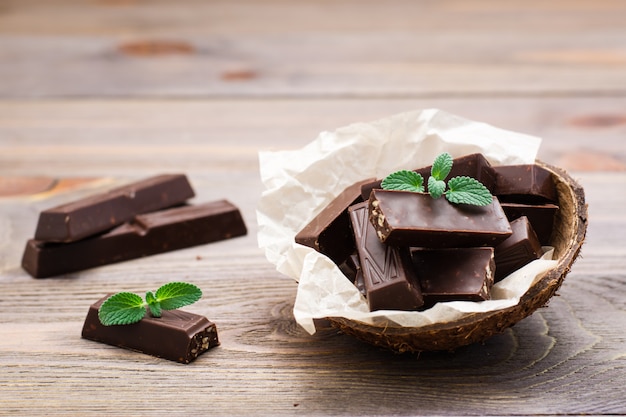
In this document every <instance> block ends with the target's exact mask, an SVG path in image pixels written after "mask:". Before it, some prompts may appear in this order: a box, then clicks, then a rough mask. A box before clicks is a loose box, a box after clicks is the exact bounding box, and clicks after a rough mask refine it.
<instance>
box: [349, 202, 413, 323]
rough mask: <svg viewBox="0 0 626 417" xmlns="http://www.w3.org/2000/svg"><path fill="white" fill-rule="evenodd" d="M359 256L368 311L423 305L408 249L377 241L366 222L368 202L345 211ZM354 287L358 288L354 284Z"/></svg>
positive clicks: (411, 307)
mask: <svg viewBox="0 0 626 417" xmlns="http://www.w3.org/2000/svg"><path fill="white" fill-rule="evenodd" d="M348 212H349V213H350V219H351V221H352V227H353V230H354V238H355V241H356V247H357V251H358V254H359V264H360V270H359V271H358V272H359V273H360V275H358V274H357V276H356V278H355V281H357V280H360V279H362V280H363V282H362V286H363V290H364V291H365V297H366V299H367V303H368V305H369V307H370V310H371V311H375V310H386V309H392V310H416V309H418V308H419V307H421V306H422V305H423V299H422V294H421V291H420V287H419V283H418V282H417V280H416V277H415V273H414V271H413V267H412V265H411V258H410V254H409V250H408V248H406V247H395V246H389V245H385V244H384V243H381V242H380V241H379V240H378V237H377V236H376V230H374V227H373V226H372V224H371V223H370V222H369V219H368V203H367V202H363V203H359V204H356V205H354V206H352V207H350V208H349V209H348ZM356 285H357V288H358V287H359V286H360V285H361V283H360V282H358V281H357V284H356Z"/></svg>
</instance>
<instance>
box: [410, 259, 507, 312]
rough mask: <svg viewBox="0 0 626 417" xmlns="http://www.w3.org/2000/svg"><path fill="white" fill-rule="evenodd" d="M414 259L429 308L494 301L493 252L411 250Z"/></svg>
mask: <svg viewBox="0 0 626 417" xmlns="http://www.w3.org/2000/svg"><path fill="white" fill-rule="evenodd" d="M411 257H412V258H413V265H414V267H415V271H416V274H417V277H418V280H419V282H420V286H421V290H422V295H423V297H424V304H425V305H426V306H432V305H434V304H435V303H437V302H440V301H484V300H488V299H490V298H491V287H492V286H493V282H494V269H495V261H494V250H493V248H487V247H483V248H450V249H426V248H412V249H411Z"/></svg>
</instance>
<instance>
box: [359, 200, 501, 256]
mask: <svg viewBox="0 0 626 417" xmlns="http://www.w3.org/2000/svg"><path fill="white" fill-rule="evenodd" d="M369 207H370V221H371V222H372V224H373V225H374V227H375V228H376V233H377V235H378V238H379V239H380V240H381V241H382V242H385V243H387V244H390V245H397V246H416V247H429V248H446V247H470V246H495V245H497V244H498V243H500V242H502V241H503V240H504V239H506V238H507V237H509V236H510V235H511V233H512V231H511V227H510V225H509V221H508V220H507V218H506V215H505V214H504V211H503V210H502V207H501V206H500V203H499V202H498V200H497V199H496V198H495V197H494V198H493V201H492V203H491V204H489V205H487V206H484V207H479V206H471V205H465V204H452V203H450V202H449V201H447V200H446V199H445V198H443V197H442V198H438V199H434V198H432V197H431V196H430V195H428V194H422V193H414V192H406V191H387V190H377V189H375V190H373V191H372V193H371V195H370V200H369Z"/></svg>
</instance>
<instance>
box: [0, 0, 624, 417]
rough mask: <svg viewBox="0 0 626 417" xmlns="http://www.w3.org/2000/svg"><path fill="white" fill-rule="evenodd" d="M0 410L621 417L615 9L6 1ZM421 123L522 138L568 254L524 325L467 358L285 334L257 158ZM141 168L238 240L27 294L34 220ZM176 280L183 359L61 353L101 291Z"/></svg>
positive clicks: (619, 64)
mask: <svg viewBox="0 0 626 417" xmlns="http://www.w3.org/2000/svg"><path fill="white" fill-rule="evenodd" d="M0 79H1V80H2V82H1V83H0V211H1V213H2V216H1V217H0V335H1V337H0V367H1V369H2V372H1V373H0V415H43V414H45V415H49V416H52V415H80V416H86V415H119V416H121V415H133V416H137V415H146V416H156V415H177V414H181V415H226V414H228V415H246V416H252V415H289V414H298V415H327V414H332V415H381V414H385V415H425V414H428V415H433V414H437V415H453V414H454V415H459V414H463V415H486V414H503V415H553V414H600V415H601V414H624V413H626V396H625V395H624V383H625V382H626V342H625V341H626V337H625V330H626V312H625V306H626V304H625V303H626V273H625V272H624V271H626V246H625V245H624V236H626V215H625V214H624V213H625V211H624V207H626V193H624V189H625V187H626V145H625V135H626V111H625V110H624V109H625V108H626V4H625V3H624V2H620V1H608V0H593V1H591V0H588V1H584V0H580V1H552V2H545V1H511V2H497V1H487V0H484V1H468V2H461V1H453V0H446V1H441V2H428V1H403V0H392V1H386V2H376V1H365V2H357V1H346V2H334V1H328V0H316V1H307V2H297V3H296V2H287V1H281V0H269V1H226V0H222V1H201V0H185V1H177V2H167V1H142V0H93V1H89V2H78V1H70V0H54V1H46V2H40V1H36V0H19V1H18V0H5V1H3V2H2V3H1V4H0ZM426 107H437V108H441V109H444V110H447V111H449V112H452V113H456V114H459V115H461V116H464V117H467V118H470V119H474V120H480V121H484V122H487V123H490V124H493V125H496V126H499V127H502V128H507V129H511V130H517V131H521V132H526V133H529V134H534V135H538V136H541V137H543V139H544V141H543V145H542V147H541V150H540V153H539V158H540V159H542V160H543V161H545V162H548V163H551V164H554V165H558V166H561V167H563V168H565V169H567V170H568V171H569V172H570V173H571V174H572V176H573V177H575V178H576V179H577V180H579V181H580V183H581V184H582V185H583V186H584V187H585V191H586V196H587V201H588V204H589V219H590V220H589V230H588V237H587V241H586V243H585V245H584V246H583V250H582V255H583V256H582V258H580V259H579V260H578V261H577V262H576V263H575V264H574V266H573V268H572V271H571V273H570V274H569V275H568V276H567V279H566V280H565V283H564V284H563V286H562V287H561V289H560V290H559V292H558V295H559V296H557V297H554V298H553V299H552V300H551V302H550V303H549V306H548V307H547V308H542V309H540V310H538V311H537V312H535V313H534V314H533V315H532V316H530V317H529V318H527V319H525V320H523V321H521V322H520V323H518V324H517V325H515V326H514V327H513V328H511V329H509V330H506V331H505V332H504V333H503V334H501V335H497V336H495V337H493V338H491V339H489V340H488V341H487V342H485V343H484V344H480V345H472V346H468V347H465V348H461V349H458V350H457V351H455V352H442V353H422V354H421V355H411V354H406V355H396V354H392V353H389V352H387V351H382V350H379V349H377V348H375V347H372V346H369V345H366V344H363V343H361V342H359V341H357V340H355V339H353V338H351V337H349V336H346V335H343V334H340V333H338V332H337V331H336V330H333V329H332V328H329V329H322V330H321V331H319V332H318V333H316V334H315V335H313V336H310V335H308V333H306V332H304V331H303V330H302V329H301V328H300V327H299V326H298V325H297V324H296V323H295V321H294V319H293V315H292V308H293V303H294V296H295V292H296V283H295V282H294V281H293V280H291V279H290V278H287V277H285V276H282V275H280V274H279V273H277V272H276V271H275V269H274V267H273V265H271V264H270V263H269V262H268V261H267V260H266V259H265V256H264V254H263V252H262V251H261V250H260V249H259V248H258V247H257V239H256V236H257V223H256V215H255V208H256V204H257V202H258V199H259V196H260V193H261V191H262V185H261V182H260V179H259V174H258V160H257V154H258V151H259V150H278V149H296V148H300V147H301V146H303V145H304V144H306V143H308V142H310V141H311V140H313V139H314V138H315V137H316V136H317V134H318V133H319V132H320V131H322V130H333V129H335V128H338V127H340V126H343V125H346V124H349V123H352V122H355V121H369V120H374V119H377V118H380V117H384V116H388V115H391V114H394V113H398V112H402V111H406V110H414V109H419V108H426ZM161 172H184V173H186V174H187V175H188V176H189V178H190V180H191V181H192V184H193V185H194V188H195V189H196V192H197V197H196V199H195V201H198V202H200V201H209V200H213V199H219V198H228V199H230V200H231V201H232V202H234V203H235V204H237V205H238V206H239V207H240V208H241V210H242V213H243V215H244V218H245V220H246V223H247V225H248V227H249V234H248V235H247V236H245V237H243V238H237V239H232V240H229V241H224V242H219V243H216V244H209V245H204V246H199V247H195V248H191V249H187V250H181V251H177V252H171V253H168V254H163V255H159V256H154V257H150V258H145V259H140V260H135V261H129V262H125V263H119V264H115V265H110V266H105V267H101V268H95V269H92V270H88V271H84V272H80V273H73V274H68V275H65V276H61V277H58V278H53V279H45V280H36V279H33V278H31V277H30V276H29V275H28V274H26V273H25V272H24V271H23V270H22V269H21V267H20V258H21V254H22V251H23V248H24V244H25V242H26V240H27V239H28V238H30V237H32V235H33V233H34V229H35V224H36V221H37V218H38V214H39V212H40V211H41V210H43V209H45V208H48V207H52V206H54V205H57V204H60V203H63V202H66V201H70V200H73V199H76V198H79V197H81V196H84V195H88V194H90V193H93V192H96V191H100V190H105V189H108V188H111V187H113V186H114V185H118V184H122V183H124V182H127V181H130V180H134V179H139V178H143V177H147V176H150V175H154V174H157V173H161ZM171 280H186V281H189V282H193V283H195V284H197V285H199V286H200V287H201V288H202V289H203V291H204V294H205V295H204V297H203V299H202V300H201V301H200V302H198V303H196V304H194V305H193V306H189V307H188V308H187V309H188V310H189V311H192V312H197V313H200V314H204V315H207V316H208V317H209V318H210V319H211V320H213V321H214V322H216V323H217V325H218V329H219V335H220V339H221V346H220V347H218V348H215V349H213V350H211V351H210V352H208V353H207V354H205V355H203V356H201V357H200V359H198V360H197V361H196V362H194V363H192V364H190V365H180V364H177V363H174V362H169V361H166V360H161V359H157V358H153V357H150V356H147V355H142V354H139V353H135V352H131V351H126V350H122V349H118V348H114V347H111V346H108V345H103V344H99V343H95V342H91V341H87V340H83V339H81V338H80V331H81V327H82V323H83V320H84V318H85V315H86V313H87V309H88V306H89V305H90V304H91V303H92V302H94V301H95V300H97V299H98V298H100V297H101V296H102V295H104V294H105V293H107V292H110V291H122V290H125V291H134V292H143V291H146V290H147V289H155V288H156V287H157V286H158V285H160V284H162V283H164V282H168V281H171Z"/></svg>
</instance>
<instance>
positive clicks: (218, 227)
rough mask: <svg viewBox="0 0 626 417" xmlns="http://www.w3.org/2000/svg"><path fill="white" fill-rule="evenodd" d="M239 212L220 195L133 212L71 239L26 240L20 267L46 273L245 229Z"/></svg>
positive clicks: (160, 250) (198, 242) (184, 245)
mask: <svg viewBox="0 0 626 417" xmlns="http://www.w3.org/2000/svg"><path fill="white" fill-rule="evenodd" d="M246 233H247V231H246V226H245V224H244V222H243V219H242V217H241V213H240V212H239V210H238V209H237V207H235V206H234V205H233V204H231V203H229V202H228V201H226V200H220V201H215V202H211V203H206V204H201V205H196V206H184V207H176V208H172V209H168V210H162V211H157V212H153V213H147V214H142V215H139V216H136V217H135V219H134V220H133V222H131V223H125V224H123V225H121V226H118V227H116V228H115V229H113V230H111V231H109V232H106V233H104V234H102V235H98V236H96V237H92V238H88V239H83V240H79V241H77V242H71V243H54V242H52V243H51V242H41V241H37V240H33V239H31V240H29V241H28V242H27V244H26V249H25V250H24V255H23V257H22V267H23V268H24V269H25V270H26V271H27V272H28V273H30V274H31V275H32V276H33V277H35V278H46V277H50V276H54V275H59V274H64V273H68V272H75V271H80V270H83V269H87V268H92V267H95V266H101V265H106V264H111V263H115V262H120V261H125V260H129V259H135V258H139V257H143V256H147V255H154V254H158V253H163V252H167V251H172V250H176V249H182V248H187V247H191V246H195V245H201V244H204V243H209V242H215V241H218V240H223V239H228V238H231V237H235V236H241V235H245V234H246Z"/></svg>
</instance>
